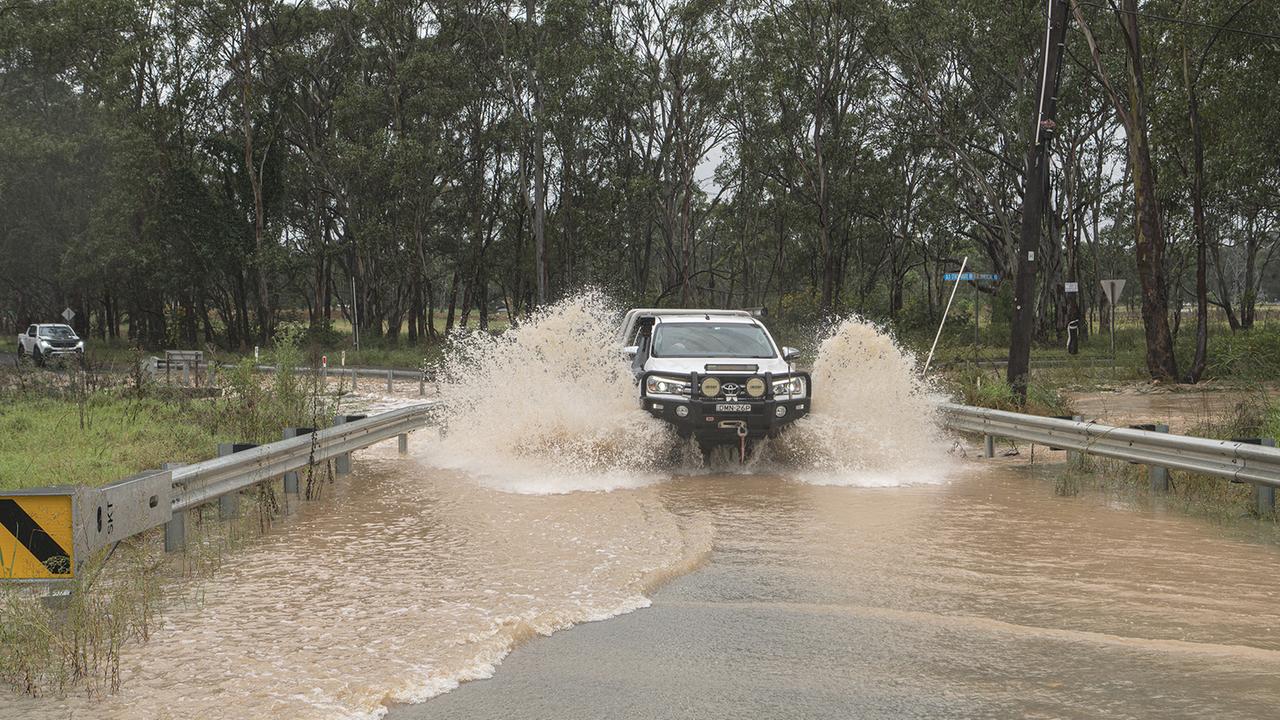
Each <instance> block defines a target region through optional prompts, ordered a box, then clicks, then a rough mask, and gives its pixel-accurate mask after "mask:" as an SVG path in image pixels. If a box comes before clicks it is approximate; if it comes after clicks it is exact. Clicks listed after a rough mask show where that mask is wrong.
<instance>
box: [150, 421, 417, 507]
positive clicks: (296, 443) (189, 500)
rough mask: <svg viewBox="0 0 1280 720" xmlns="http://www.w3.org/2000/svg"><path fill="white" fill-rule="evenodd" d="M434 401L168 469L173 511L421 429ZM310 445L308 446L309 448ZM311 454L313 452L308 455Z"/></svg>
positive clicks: (203, 502) (194, 505) (200, 503)
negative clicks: (172, 489) (171, 480)
mask: <svg viewBox="0 0 1280 720" xmlns="http://www.w3.org/2000/svg"><path fill="white" fill-rule="evenodd" d="M435 404H436V403H435V402H426V403H421V404H418V405H413V406H411V407H404V408H398V409H395V410H389V411H387V412H384V413H379V414H377V415H373V416H371V417H367V418H365V419H363V420H356V421H355V422H351V423H344V424H342V425H334V426H333V427H330V428H326V429H324V430H317V431H316V432H315V433H314V436H315V437H314V438H313V437H312V434H306V435H300V436H298V437H295V438H290V439H288V440H280V441H278V442H273V443H270V444H267V445H259V446H257V447H255V448H251V449H249V450H245V451H243V452H238V453H235V454H234V455H226V456H223V457H218V458H213V459H211V460H205V461H203V462H198V463H195V464H193V465H183V466H181V467H178V468H175V469H174V470H173V488H174V496H173V510H174V512H178V511H182V510H189V509H191V508H193V507H196V506H198V505H203V504H205V503H207V502H210V501H212V500H216V499H217V498H219V497H221V496H223V495H227V494H230V493H233V492H238V491H240V490H244V489H245V488H248V487H252V486H253V485H256V484H258V483H260V482H264V481H266V480H271V479H273V478H277V477H280V476H282V475H284V474H285V473H287V472H291V471H294V470H299V469H301V468H304V467H306V466H307V465H309V464H311V463H312V462H315V463H320V462H325V461H327V460H331V459H333V458H337V457H339V456H343V455H346V454H347V453H350V452H351V451H353V450H359V449H360V448H364V447H368V446H369V445H372V444H374V443H376V442H379V441H382V440H389V439H391V438H393V437H396V436H399V435H404V434H406V433H409V432H411V431H413V430H417V429H418V428H421V427H423V426H425V425H426V424H427V416H428V413H429V412H430V410H431V408H432V407H433V406H434V405H435ZM313 445H314V447H313ZM313 451H314V452H313Z"/></svg>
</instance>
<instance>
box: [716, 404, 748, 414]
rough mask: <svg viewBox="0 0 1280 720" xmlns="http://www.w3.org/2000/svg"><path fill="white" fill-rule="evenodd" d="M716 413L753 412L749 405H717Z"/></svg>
mask: <svg viewBox="0 0 1280 720" xmlns="http://www.w3.org/2000/svg"><path fill="white" fill-rule="evenodd" d="M716 412H751V405H749V404H747V403H716Z"/></svg>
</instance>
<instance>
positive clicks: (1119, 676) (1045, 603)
mask: <svg viewBox="0 0 1280 720" xmlns="http://www.w3.org/2000/svg"><path fill="white" fill-rule="evenodd" d="M972 465H979V463H976V462H975V463H972ZM986 467H988V468H992V469H991V470H990V471H986V472H982V473H980V474H979V473H977V472H974V468H973V467H972V466H971V467H969V468H968V470H969V472H966V473H965V474H964V476H962V477H959V478H957V479H956V480H955V481H954V482H951V483H949V484H946V485H926V486H918V487H903V488H894V489H858V488H831V487H814V486H810V485H803V484H797V483H794V482H789V481H788V480H786V479H784V478H778V477H702V478H687V479H682V480H678V481H674V482H671V483H667V484H664V485H662V486H661V487H660V488H659V489H658V494H659V497H660V498H661V499H662V503H663V504H664V506H665V507H666V508H667V509H668V510H669V511H670V512H673V513H675V514H676V515H678V516H682V517H686V518H690V519H693V518H705V519H706V520H708V521H709V522H710V523H711V525H712V527H713V529H714V537H715V540H714V550H713V552H712V556H711V558H710V560H709V562H708V564H707V565H706V566H705V567H703V568H702V569H700V570H698V571H696V572H694V573H692V574H690V575H688V576H686V577H682V578H680V579H678V580H676V581H674V582H673V583H671V584H670V585H668V586H666V587H664V588H663V589H661V590H659V591H658V592H657V593H656V594H655V596H654V604H653V606H652V607H651V608H649V609H646V610H643V611H641V612H637V613H634V614H631V615H628V616H625V617H620V618H617V619H615V620H611V621H609V622H607V623H597V624H592V625H587V626H581V627H577V628H574V629H572V630H570V631H567V632H565V633H560V634H557V635H555V636H553V637H551V638H547V639H538V640H535V641H533V642H532V643H530V644H529V645H528V646H526V647H524V648H521V649H519V650H517V651H516V652H515V653H514V654H513V655H512V656H511V657H510V658H509V659H508V660H507V661H506V662H505V663H504V664H503V667H502V668H501V669H500V671H499V672H498V673H497V675H496V676H495V677H494V678H493V679H492V680H487V681H484V682H480V683H473V684H468V685H465V686H463V687H462V688H460V689H459V690H458V691H456V692H454V693H451V694H449V695H446V696H443V697H441V698H438V699H436V700H433V701H432V702H430V703H427V704H424V705H417V706H406V707H401V708H396V709H395V710H393V712H392V713H391V714H390V718H392V720H426V719H428V718H430V719H436V718H476V717H524V718H610V717H684V718H759V717H796V718H800V717H804V718H812V717H824V718H848V717H863V718H865V717H884V718H901V717H1053V718H1060V717H1081V718H1086V717H1087V718H1094V717H1153V718H1155V717H1159V718H1169V717H1187V718H1202V717H1215V718H1265V717H1275V716H1276V714H1277V712H1278V711H1280V580H1278V579H1277V573H1276V572H1275V570H1274V568H1275V567H1276V563H1277V561H1278V560H1280V552H1278V551H1277V549H1276V548H1275V547H1274V546H1267V545H1260V544H1254V543H1252V542H1250V540H1249V539H1248V538H1243V537H1240V536H1236V535H1233V534H1232V533H1230V532H1224V531H1222V530H1220V529H1216V528H1212V527H1208V526H1206V525H1204V524H1202V523H1199V522H1197V521H1194V520H1190V519H1188V518H1185V517H1180V516H1168V515H1163V514H1161V513H1158V512H1152V511H1142V510H1135V509H1132V508H1120V507H1115V506H1112V505H1110V504H1109V503H1108V501H1107V500H1106V499H1105V498H1103V497H1101V496H1087V495H1086V496H1079V497H1074V498H1062V497H1056V496H1054V494H1053V486H1052V483H1051V482H1050V481H1048V480H1045V479H1037V478H1035V477H1033V476H1032V474H1031V473H1030V472H1029V471H1028V469H1027V468H1025V467H1008V466H1005V467H1000V466H998V465H994V464H987V465H986ZM1050 472H1052V470H1050Z"/></svg>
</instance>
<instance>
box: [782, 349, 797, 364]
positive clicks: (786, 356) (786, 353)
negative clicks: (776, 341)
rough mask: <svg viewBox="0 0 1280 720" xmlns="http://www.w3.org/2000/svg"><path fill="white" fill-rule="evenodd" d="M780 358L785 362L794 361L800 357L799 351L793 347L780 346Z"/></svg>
mask: <svg viewBox="0 0 1280 720" xmlns="http://www.w3.org/2000/svg"><path fill="white" fill-rule="evenodd" d="M782 359H783V360H786V361H787V362H794V361H796V360H798V359H800V351H799V350H797V349H795V348H793V347H787V346H785V345H784V346H783V347H782Z"/></svg>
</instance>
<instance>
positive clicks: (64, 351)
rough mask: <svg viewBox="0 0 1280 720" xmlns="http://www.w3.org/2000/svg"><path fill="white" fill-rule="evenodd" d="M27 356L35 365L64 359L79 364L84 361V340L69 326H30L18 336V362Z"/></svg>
mask: <svg viewBox="0 0 1280 720" xmlns="http://www.w3.org/2000/svg"><path fill="white" fill-rule="evenodd" d="M27 356H30V357H31V360H32V362H34V363H35V364H36V365H44V364H45V363H46V362H48V361H50V360H59V359H64V358H74V359H75V360H76V362H80V361H82V360H83V359H84V340H81V339H80V338H79V337H78V336H77V335H76V331H75V330H72V329H71V326H70V325H61V324H57V325H32V326H30V327H28V328H27V331H26V332H25V333H22V334H21V335H19V336H18V362H22V360H23V358H25V357H27Z"/></svg>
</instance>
